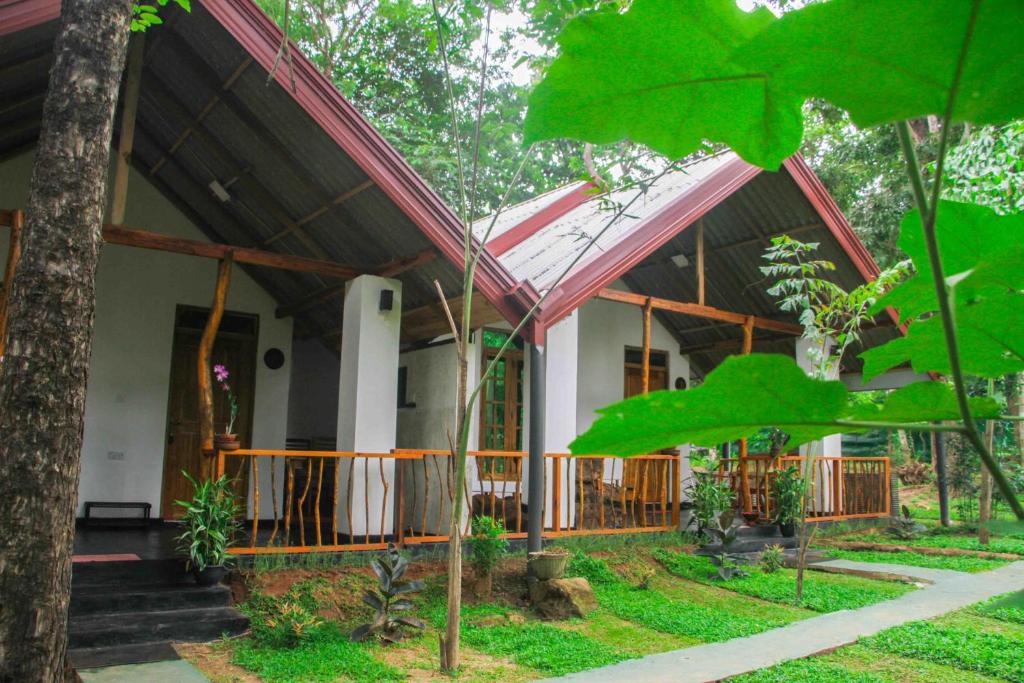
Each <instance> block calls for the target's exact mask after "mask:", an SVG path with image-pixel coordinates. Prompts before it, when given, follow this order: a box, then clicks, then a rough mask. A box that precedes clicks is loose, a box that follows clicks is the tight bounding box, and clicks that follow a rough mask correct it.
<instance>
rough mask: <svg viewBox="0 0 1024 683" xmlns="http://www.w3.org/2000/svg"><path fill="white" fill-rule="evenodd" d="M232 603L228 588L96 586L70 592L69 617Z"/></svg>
mask: <svg viewBox="0 0 1024 683" xmlns="http://www.w3.org/2000/svg"><path fill="white" fill-rule="evenodd" d="M230 604H231V589H229V588H228V587H227V586H223V585H218V586H149V587H147V586H128V587H125V588H124V589H122V590H116V589H115V588H114V587H113V586H109V585H103V584H97V585H86V586H75V588H74V589H73V590H72V591H71V616H73V617H75V616H85V615H88V614H100V613H122V614H125V613H129V614H130V613H138V612H153V611H170V610H182V609H191V608H202V607H225V606H227V605H230Z"/></svg>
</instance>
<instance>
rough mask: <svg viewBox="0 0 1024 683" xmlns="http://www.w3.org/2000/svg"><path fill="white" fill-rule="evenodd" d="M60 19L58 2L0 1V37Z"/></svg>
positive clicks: (54, 0)
mask: <svg viewBox="0 0 1024 683" xmlns="http://www.w3.org/2000/svg"><path fill="white" fill-rule="evenodd" d="M59 18H60V0H44V1H42V2H40V1H39V0H13V2H3V1H2V0H0V36H5V35H7V34H10V33H17V32H18V31H24V30H25V29H27V28H32V27H33V26H37V25H39V24H45V23H46V22H48V21H54V20H55V19H59Z"/></svg>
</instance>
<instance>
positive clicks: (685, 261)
mask: <svg viewBox="0 0 1024 683" xmlns="http://www.w3.org/2000/svg"><path fill="white" fill-rule="evenodd" d="M669 260H670V261H672V263H674V264H675V266H676V268H686V267H687V266H688V265H690V259H689V258H687V256H686V254H676V255H675V256H673V257H672V258H671V259H669Z"/></svg>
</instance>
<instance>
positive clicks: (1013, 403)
mask: <svg viewBox="0 0 1024 683" xmlns="http://www.w3.org/2000/svg"><path fill="white" fill-rule="evenodd" d="M1020 378H1021V375H1019V374H1017V373H1012V374H1009V375H1007V376H1006V378H1005V388H1006V412H1007V413H1008V414H1010V415H1014V416H1019V415H1020V410H1021V381H1020ZM1010 427H1011V429H1012V430H1013V445H1014V448H1016V449H1017V457H1018V458H1019V459H1020V464H1022V465H1024V422H1021V421H1020V420H1014V421H1013V422H1011V423H1010Z"/></svg>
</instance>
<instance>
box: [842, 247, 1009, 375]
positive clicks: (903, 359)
mask: <svg viewBox="0 0 1024 683" xmlns="http://www.w3.org/2000/svg"><path fill="white" fill-rule="evenodd" d="M1018 267H1019V266H1018ZM956 336H957V342H958V346H959V350H960V364H961V367H962V369H963V371H964V372H966V373H968V374H971V375H978V376H979V377H993V378H995V377H1000V376H1002V375H1004V374H1006V373H1009V372H1021V371H1024V294H1021V293H1019V292H1013V293H1011V292H1007V293H1005V294H1003V295H1002V296H998V297H991V298H988V299H982V300H981V301H978V302H977V303H962V304H958V305H957V310H956ZM860 357H861V358H863V359H864V380H865V381H868V380H870V379H871V378H872V377H876V376H878V375H880V374H882V373H883V372H885V371H886V370H888V369H890V368H894V367H897V366H899V365H903V364H904V363H910V366H911V367H912V368H913V369H914V370H915V371H917V372H939V373H942V374H949V373H950V371H951V370H950V365H949V354H948V352H947V351H946V340H945V336H944V335H943V330H942V321H941V319H939V318H938V317H937V316H932V317H931V318H928V319H925V320H918V321H915V322H912V323H911V324H910V326H909V328H908V329H907V336H906V337H901V338H898V339H894V340H892V341H890V342H888V343H887V344H883V345H882V346H878V347H876V348H873V349H869V350H867V351H865V352H864V353H862V354H860Z"/></svg>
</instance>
